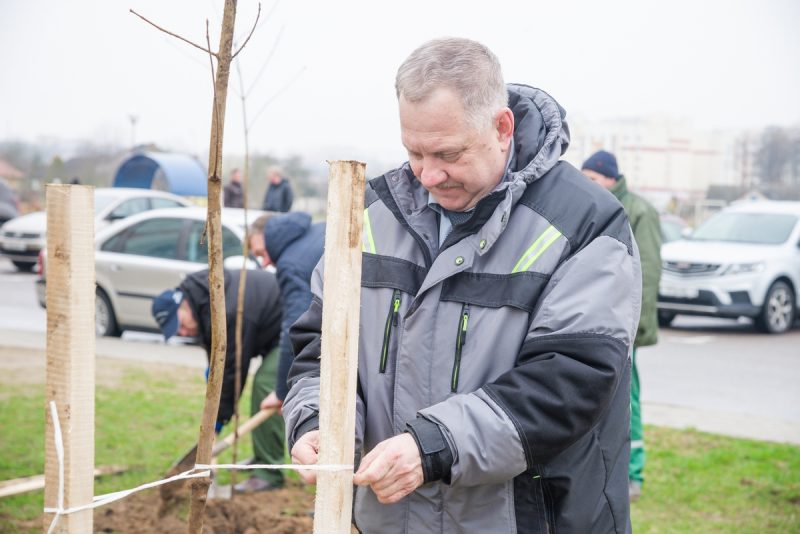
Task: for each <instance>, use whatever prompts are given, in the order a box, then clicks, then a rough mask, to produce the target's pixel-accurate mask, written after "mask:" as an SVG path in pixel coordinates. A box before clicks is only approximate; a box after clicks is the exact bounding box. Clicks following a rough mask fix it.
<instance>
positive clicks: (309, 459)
mask: <svg viewBox="0 0 800 534" xmlns="http://www.w3.org/2000/svg"><path fill="white" fill-rule="evenodd" d="M268 398H269V397H268ZM264 400H266V399H264ZM262 407H263V403H262ZM412 439H413V438H412ZM318 458H319V430H311V431H309V432H306V433H305V434H303V435H302V436H300V439H298V440H297V442H295V444H294V447H292V463H295V464H298V465H314V464H316V463H317V460H318ZM298 473H299V474H300V478H302V479H303V481H304V482H306V483H307V484H314V483H315V482H316V481H317V472H316V471H298Z"/></svg>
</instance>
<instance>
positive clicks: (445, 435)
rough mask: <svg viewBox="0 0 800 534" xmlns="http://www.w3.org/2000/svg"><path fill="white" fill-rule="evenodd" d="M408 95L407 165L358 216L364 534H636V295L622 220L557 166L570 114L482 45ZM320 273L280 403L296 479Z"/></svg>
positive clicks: (313, 383)
mask: <svg viewBox="0 0 800 534" xmlns="http://www.w3.org/2000/svg"><path fill="white" fill-rule="evenodd" d="M395 88H396V94H397V99H398V107H399V118H400V133H401V139H402V142H403V145H404V146H405V148H406V150H407V152H408V156H409V160H408V161H407V162H406V163H404V164H402V165H401V166H400V167H398V168H396V169H393V170H390V171H389V172H387V173H386V174H384V175H383V176H379V177H377V178H374V179H372V180H370V181H369V183H368V186H367V188H366V192H365V208H366V209H365V210H364V213H363V217H364V231H363V238H362V251H363V254H362V270H361V277H362V278H361V293H360V309H361V315H360V325H359V338H358V349H359V355H358V356H359V357H358V388H357V393H356V398H355V403H356V421H355V436H354V438H355V451H357V454H356V458H354V460H356V461H357V460H358V456H359V454H358V452H361V453H363V457H362V458H361V460H360V463H358V465H357V467H356V472H355V474H354V477H353V482H354V483H355V484H356V485H357V486H358V488H357V489H356V494H355V497H354V501H353V517H354V521H355V523H356V526H357V527H358V529H359V530H360V531H361V532H381V533H394V532H403V533H410V532H414V533H422V532H431V533H433V532H436V533H441V532H469V533H472V532H480V533H483V532H526V533H528V532H537V533H544V532H559V533H562V534H567V533H580V534H583V533H589V532H591V533H593V534H596V533H610V532H614V533H617V534H627V533H630V532H631V523H630V507H629V501H628V465H627V464H628V456H629V454H630V447H629V445H630V437H629V425H630V391H629V386H630V355H631V349H632V346H633V338H634V335H635V333H636V326H637V322H638V319H639V304H640V302H641V280H640V272H639V259H638V252H637V250H636V244H635V242H634V241H633V238H632V235H631V230H630V225H629V224H628V219H627V217H626V215H625V211H624V210H623V208H622V206H621V205H620V203H619V202H617V201H616V200H615V199H614V198H613V197H612V196H611V195H609V194H608V193H607V192H605V191H603V190H601V189H600V188H598V187H596V186H594V185H593V184H592V183H590V182H589V181H588V180H587V179H586V177H585V176H584V175H582V174H581V172H580V171H579V170H578V169H576V168H575V167H572V166H571V165H570V164H569V163H567V162H565V161H562V160H561V159H560V158H561V156H562V155H563V154H564V152H565V151H566V149H567V146H568V144H569V129H568V127H567V124H566V123H565V121H564V118H565V116H566V112H565V111H564V109H563V108H562V107H561V106H559V104H558V103H557V102H556V100H555V99H553V97H552V96H550V95H548V94H547V93H545V92H544V91H542V90H539V89H536V88H533V87H530V86H526V85H522V84H508V85H506V84H505V83H504V82H503V77H502V73H501V68H500V64H499V62H498V60H497V58H496V57H495V56H494V54H493V53H492V52H491V51H490V50H489V49H488V48H486V47H485V46H483V45H481V44H480V43H476V42H475V41H471V40H468V39H457V38H448V39H436V40H433V41H429V42H428V43H425V44H423V45H422V46H421V47H420V48H418V49H417V50H415V51H414V52H413V53H412V54H411V55H410V56H409V57H408V58H407V59H406V60H405V61H404V62H403V64H402V65H401V66H400V68H399V69H398V71H397V77H396V80H395ZM327 252H328V253H329V254H336V253H337V251H335V250H334V251H331V250H328V251H327ZM327 259H328V260H332V261H335V258H330V257H329V258H327ZM322 269H323V266H322V264H320V265H319V266H318V267H317V268H316V269H315V271H314V276H313V277H312V284H311V290H312V292H313V299H312V302H311V306H310V307H309V309H308V311H307V312H306V313H305V314H303V316H301V317H300V319H298V320H297V322H295V324H294V326H293V327H292V342H293V345H294V348H295V351H296V355H295V358H294V361H293V364H292V369H291V372H290V374H289V385H290V391H289V394H288V395H287V396H286V400H285V403H284V405H283V416H284V418H285V419H286V437H287V439H288V441H289V447H290V451H291V454H292V459H293V461H294V462H295V463H297V464H300V465H311V464H314V463H317V461H318V459H319V456H318V454H319V438H320V432H321V431H322V429H320V427H319V424H320V421H319V411H320V408H321V406H320V402H321V399H320V391H319V390H320V347H321V325H322V317H323V314H324V313H325V312H324V311H323V310H324V309H327V310H328V313H330V312H331V311H333V312H334V313H335V311H336V310H337V306H338V303H329V302H324V301H323V287H322V285H323V276H322ZM326 430H330V429H326ZM300 474H301V475H300V476H301V477H303V479H304V480H308V481H310V480H313V479H314V478H315V473H312V472H303V471H300ZM344 506H349V503H345V504H344Z"/></svg>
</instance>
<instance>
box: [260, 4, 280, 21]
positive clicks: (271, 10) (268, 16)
mask: <svg viewBox="0 0 800 534" xmlns="http://www.w3.org/2000/svg"><path fill="white" fill-rule="evenodd" d="M278 4H280V0H275V3H274V4H272V7H271V8H270V9H269V12H267V14H266V15H265V16H264V21H263V22H262V23H261V24H259V25H258V27H259V28H260V27H261V26H263V25H264V24H266V23H267V22H269V18H270V17H271V16H272V12H273V11H275V9H276V8H277V7H278Z"/></svg>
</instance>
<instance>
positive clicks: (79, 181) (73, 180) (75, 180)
mask: <svg viewBox="0 0 800 534" xmlns="http://www.w3.org/2000/svg"><path fill="white" fill-rule="evenodd" d="M69 183H71V184H73V185H80V183H81V179H80V178H78V177H77V176H73V177H72V178H71V179H70V181H69Z"/></svg>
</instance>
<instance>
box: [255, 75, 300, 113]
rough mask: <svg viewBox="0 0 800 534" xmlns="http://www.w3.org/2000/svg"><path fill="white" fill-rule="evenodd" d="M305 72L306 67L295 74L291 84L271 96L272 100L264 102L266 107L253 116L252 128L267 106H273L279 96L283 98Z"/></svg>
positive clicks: (290, 81)
mask: <svg viewBox="0 0 800 534" xmlns="http://www.w3.org/2000/svg"><path fill="white" fill-rule="evenodd" d="M305 70H306V67H305V66H303V68H301V69H300V70H299V71H297V74H295V75H294V78H292V79H291V80H289V82H288V83H287V84H286V85H284V86H283V87H281V88H280V89H279V90H278V92H277V93H275V94H274V95H272V96H271V97H270V98H269V99H268V100H267V101H266V102H264V105H263V106H261V109H259V110H258V113H256V114H255V115H254V116H253V120H252V122H251V123H250V126H252V125H253V124H254V123H255V122H256V119H258V117H259V115H261V113H263V112H264V110H265V109H267V106H269V105H270V104H272V103H273V102H274V101H275V99H277V98H278V97H279V96H281V94H283V92H284V91H286V90H287V89H288V88H289V87H291V86H292V84H293V83H294V82H296V81H297V79H298V78H299V77H300V75H301V74H303V72H304V71H305Z"/></svg>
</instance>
